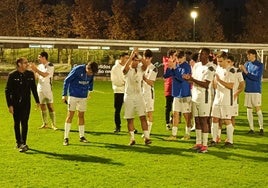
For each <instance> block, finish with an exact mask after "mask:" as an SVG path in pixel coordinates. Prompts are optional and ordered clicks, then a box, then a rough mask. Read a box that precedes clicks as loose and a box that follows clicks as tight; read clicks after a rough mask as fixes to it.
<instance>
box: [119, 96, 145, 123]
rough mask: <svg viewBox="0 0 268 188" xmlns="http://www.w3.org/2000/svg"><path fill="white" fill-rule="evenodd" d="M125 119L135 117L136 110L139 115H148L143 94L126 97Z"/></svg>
mask: <svg viewBox="0 0 268 188" xmlns="http://www.w3.org/2000/svg"><path fill="white" fill-rule="evenodd" d="M124 105H125V115H124V118H125V119H133V118H134V117H135V112H136V113H137V114H138V116H139V117H140V116H145V115H146V107H145V102H144V99H143V96H142V95H137V96H136V97H125V99H124Z"/></svg>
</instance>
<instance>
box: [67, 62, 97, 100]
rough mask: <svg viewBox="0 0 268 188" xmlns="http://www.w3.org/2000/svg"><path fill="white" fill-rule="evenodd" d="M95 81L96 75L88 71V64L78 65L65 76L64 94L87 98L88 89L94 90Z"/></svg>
mask: <svg viewBox="0 0 268 188" xmlns="http://www.w3.org/2000/svg"><path fill="white" fill-rule="evenodd" d="M93 81H94V76H93V75H90V76H89V75H87V73H86V65H78V66H76V67H74V68H73V69H72V70H71V72H70V73H69V74H68V76H67V77H66V78H65V80H64V83H63V92H62V96H67V93H69V96H72V97H77V98H87V96H88V91H92V90H93Z"/></svg>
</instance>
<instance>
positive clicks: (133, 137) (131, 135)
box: [129, 131, 135, 140]
mask: <svg viewBox="0 0 268 188" xmlns="http://www.w3.org/2000/svg"><path fill="white" fill-rule="evenodd" d="M129 134H130V140H135V136H134V135H135V133H134V131H129Z"/></svg>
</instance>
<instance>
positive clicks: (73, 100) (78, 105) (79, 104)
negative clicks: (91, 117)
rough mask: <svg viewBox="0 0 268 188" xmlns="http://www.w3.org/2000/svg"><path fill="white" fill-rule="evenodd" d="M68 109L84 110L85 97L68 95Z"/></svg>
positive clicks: (85, 106)
mask: <svg viewBox="0 0 268 188" xmlns="http://www.w3.org/2000/svg"><path fill="white" fill-rule="evenodd" d="M68 104H69V105H68V110H69V111H76V110H78V111H79V112H85V111H86V110H87V98H77V97H71V96H69V97H68Z"/></svg>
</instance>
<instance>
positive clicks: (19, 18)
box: [0, 0, 40, 36]
mask: <svg viewBox="0 0 268 188" xmlns="http://www.w3.org/2000/svg"><path fill="white" fill-rule="evenodd" d="M39 3H40V1H32V0H2V1H1V6H0V25H1V28H0V35H4V36H29V35H30V33H31V31H32V27H31V24H30V23H31V21H32V20H34V18H35V15H36V13H37V11H38V10H39Z"/></svg>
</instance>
